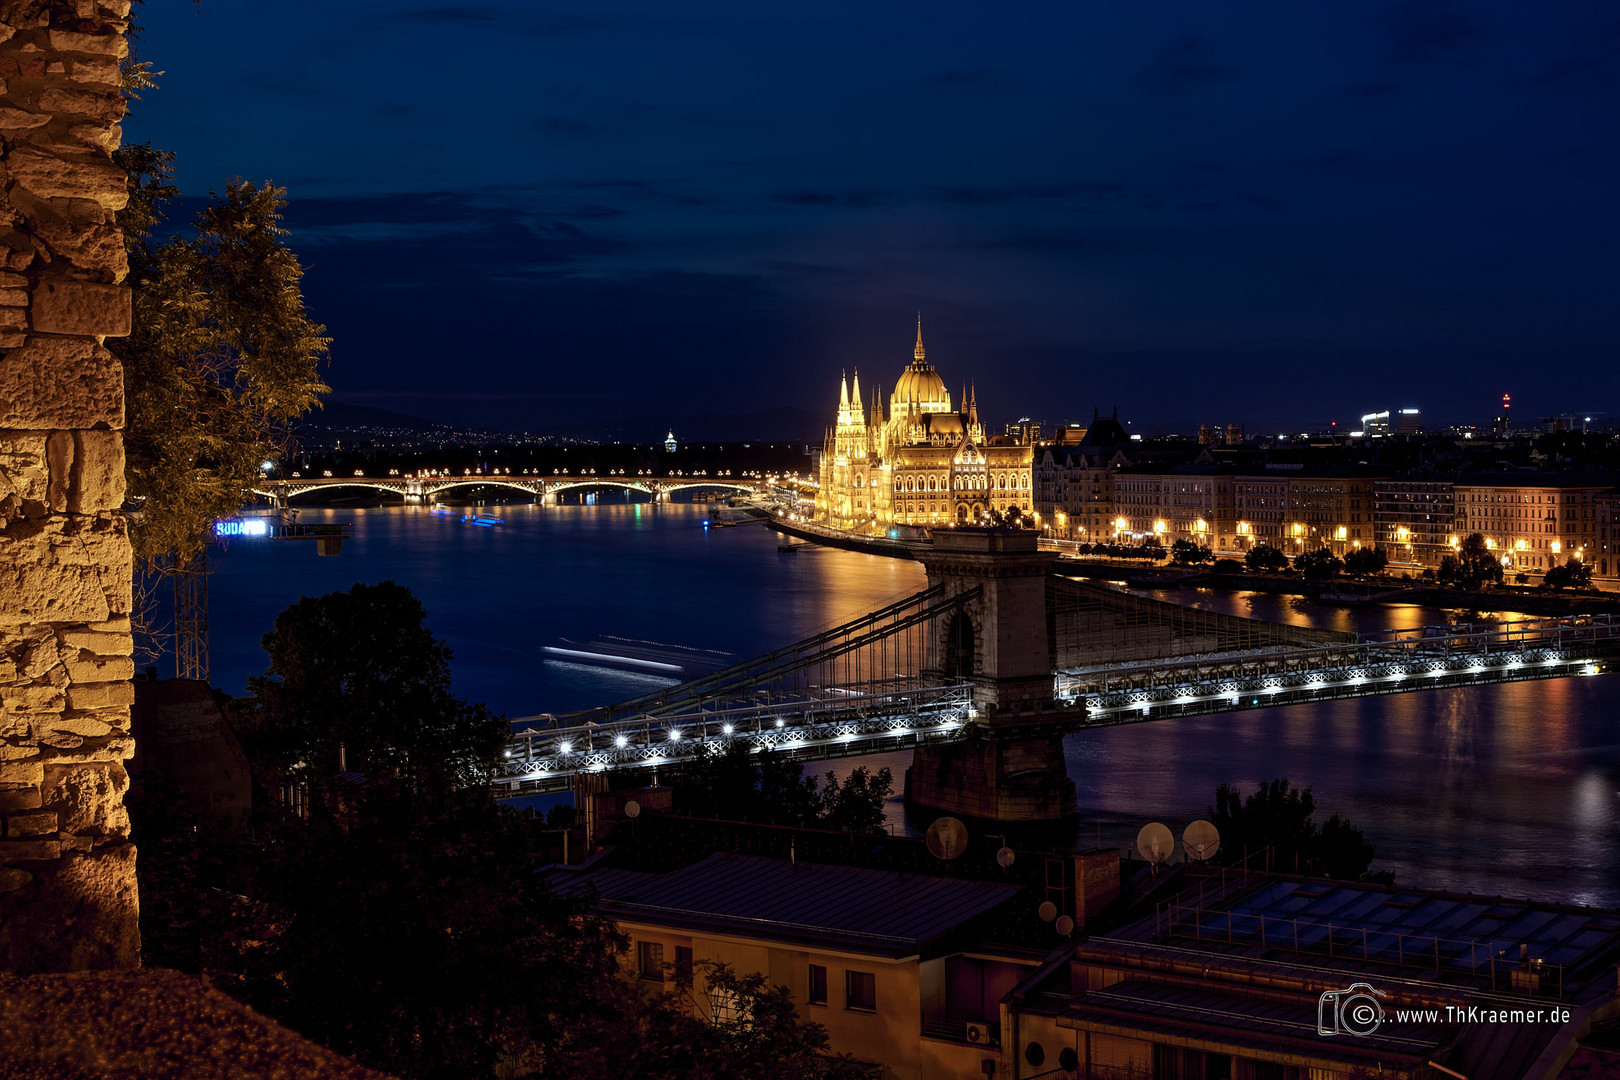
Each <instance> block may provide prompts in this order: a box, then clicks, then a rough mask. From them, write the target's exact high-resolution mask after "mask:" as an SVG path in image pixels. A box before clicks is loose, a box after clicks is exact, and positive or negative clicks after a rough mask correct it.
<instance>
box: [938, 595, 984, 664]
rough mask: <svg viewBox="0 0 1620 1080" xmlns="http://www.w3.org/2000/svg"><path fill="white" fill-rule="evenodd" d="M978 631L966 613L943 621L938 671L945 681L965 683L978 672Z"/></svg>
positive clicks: (962, 612) (953, 615) (955, 613)
mask: <svg viewBox="0 0 1620 1080" xmlns="http://www.w3.org/2000/svg"><path fill="white" fill-rule="evenodd" d="M978 654H979V629H978V627H977V626H975V625H974V622H973V616H971V615H969V614H968V613H967V612H966V611H957V612H954V613H953V614H952V615H951V616H950V618H948V619H946V620H945V626H944V628H943V631H942V633H941V637H940V650H939V656H940V670H941V672H942V673H943V674H944V676H945V677H946V678H947V679H951V680H953V681H956V682H966V681H967V680H969V679H971V678H973V676H974V674H975V673H976V672H977V671H978V670H979V664H978Z"/></svg>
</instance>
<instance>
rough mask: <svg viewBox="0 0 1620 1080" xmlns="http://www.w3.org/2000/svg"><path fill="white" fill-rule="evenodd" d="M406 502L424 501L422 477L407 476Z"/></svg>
mask: <svg viewBox="0 0 1620 1080" xmlns="http://www.w3.org/2000/svg"><path fill="white" fill-rule="evenodd" d="M405 501H406V502H421V501H422V478H421V477H420V476H407V477H406V478H405Z"/></svg>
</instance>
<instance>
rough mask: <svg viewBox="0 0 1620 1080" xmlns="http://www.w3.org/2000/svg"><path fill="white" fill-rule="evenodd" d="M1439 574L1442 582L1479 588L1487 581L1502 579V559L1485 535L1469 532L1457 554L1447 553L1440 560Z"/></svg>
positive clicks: (1467, 587)
mask: <svg viewBox="0 0 1620 1080" xmlns="http://www.w3.org/2000/svg"><path fill="white" fill-rule="evenodd" d="M1438 576H1439V579H1440V581H1441V582H1442V583H1445V584H1449V585H1457V586H1460V587H1461V588H1464V589H1477V588H1479V587H1480V586H1481V585H1484V584H1486V583H1487V582H1492V583H1494V582H1500V581H1501V580H1502V561H1501V560H1500V559H1498V558H1497V557H1496V553H1495V552H1494V551H1492V550H1491V548H1490V545H1489V544H1487V543H1486V542H1485V537H1484V536H1483V535H1481V534H1480V533H1469V534H1468V535H1467V536H1466V537H1465V538H1464V539H1463V542H1462V543H1461V544H1460V545H1458V548H1457V554H1456V555H1455V556H1452V555H1447V556H1446V557H1445V558H1443V559H1441V560H1440V571H1439V575H1438Z"/></svg>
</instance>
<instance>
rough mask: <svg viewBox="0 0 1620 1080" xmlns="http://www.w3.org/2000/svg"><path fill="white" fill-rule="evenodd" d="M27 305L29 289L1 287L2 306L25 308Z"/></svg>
mask: <svg viewBox="0 0 1620 1080" xmlns="http://www.w3.org/2000/svg"><path fill="white" fill-rule="evenodd" d="M27 306H28V290H27V289H0V307H11V308H25V307H27Z"/></svg>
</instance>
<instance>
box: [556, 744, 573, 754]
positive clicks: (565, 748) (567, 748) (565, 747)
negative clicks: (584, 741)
mask: <svg viewBox="0 0 1620 1080" xmlns="http://www.w3.org/2000/svg"><path fill="white" fill-rule="evenodd" d="M557 749H558V750H560V751H562V752H563V753H565V754H572V753H573V752H574V744H573V743H570V742H564V743H558V744H557Z"/></svg>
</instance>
